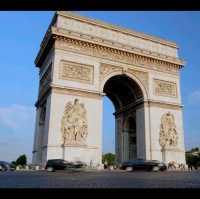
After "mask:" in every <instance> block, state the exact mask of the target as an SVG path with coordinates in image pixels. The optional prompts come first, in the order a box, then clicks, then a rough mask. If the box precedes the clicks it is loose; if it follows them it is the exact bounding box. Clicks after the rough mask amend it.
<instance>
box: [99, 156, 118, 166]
mask: <svg viewBox="0 0 200 199" xmlns="http://www.w3.org/2000/svg"><path fill="white" fill-rule="evenodd" d="M102 162H103V163H105V162H107V164H108V166H110V165H115V154H112V153H106V154H104V155H103V157H102Z"/></svg>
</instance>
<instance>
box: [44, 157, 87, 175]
mask: <svg viewBox="0 0 200 199" xmlns="http://www.w3.org/2000/svg"><path fill="white" fill-rule="evenodd" d="M84 167H86V164H85V163H83V162H81V161H76V162H69V161H66V160H63V159H51V160H48V161H47V163H46V166H45V170H47V171H50V172H53V171H56V170H66V169H69V168H84Z"/></svg>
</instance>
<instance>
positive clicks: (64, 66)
mask: <svg viewBox="0 0 200 199" xmlns="http://www.w3.org/2000/svg"><path fill="white" fill-rule="evenodd" d="M93 70H94V68H93V66H90V65H85V64H80V63H75V62H70V61H64V60H62V61H61V63H60V70H59V78H60V79H63V80H70V81H76V82H80V83H86V84H93V73H94V71H93Z"/></svg>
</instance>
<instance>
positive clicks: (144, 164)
mask: <svg viewBox="0 0 200 199" xmlns="http://www.w3.org/2000/svg"><path fill="white" fill-rule="evenodd" d="M120 168H121V169H122V170H127V171H134V170H146V171H165V170H166V169H167V166H166V164H165V163H163V162H160V161H158V160H142V159H137V160H129V161H125V162H123V163H122V165H121V167H120Z"/></svg>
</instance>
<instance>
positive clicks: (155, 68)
mask: <svg viewBox="0 0 200 199" xmlns="http://www.w3.org/2000/svg"><path fill="white" fill-rule="evenodd" d="M35 64H36V67H38V68H39V79H40V82H39V94H38V100H37V102H36V104H35V105H36V109H37V114H36V127H35V137H34V149H33V163H36V164H42V165H44V164H45V163H46V161H47V160H48V159H65V160H69V161H76V160H80V161H84V162H86V163H87V164H93V165H98V164H101V157H102V111H103V103H102V102H103V97H104V96H105V95H106V96H108V97H109V98H110V99H111V101H112V102H113V104H114V107H115V113H114V115H115V127H116V130H115V131H116V132H115V135H116V149H115V150H116V156H117V162H118V163H120V162H122V161H124V160H130V159H135V158H143V159H149V160H163V161H165V162H169V161H172V160H174V161H176V162H178V163H185V147H184V132H183V120H182V105H181V93H180V69H181V68H182V67H183V64H184V62H183V61H182V60H181V59H180V58H179V57H178V47H177V45H176V44H175V43H173V42H170V41H166V40H163V39H160V38H157V37H153V36H149V35H146V34H143V33H138V32H134V31H130V30H127V29H122V28H119V27H116V26H113V25H110V24H106V23H103V22H100V21H96V20H91V19H88V18H85V17H81V16H78V15H75V14H74V13H71V12H63V11H62V12H61V11H59V12H56V13H55V15H54V17H53V19H52V22H51V24H50V25H49V28H48V30H47V32H46V34H45V36H44V38H43V41H42V43H41V46H40V50H39V53H38V55H37V57H36V60H35Z"/></svg>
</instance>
